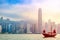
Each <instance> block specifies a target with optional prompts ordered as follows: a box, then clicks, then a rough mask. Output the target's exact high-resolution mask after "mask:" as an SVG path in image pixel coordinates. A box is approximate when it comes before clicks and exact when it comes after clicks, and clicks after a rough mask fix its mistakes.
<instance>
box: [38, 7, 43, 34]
mask: <svg viewBox="0 0 60 40" xmlns="http://www.w3.org/2000/svg"><path fill="white" fill-rule="evenodd" d="M38 33H42V9H41V8H39V9H38Z"/></svg>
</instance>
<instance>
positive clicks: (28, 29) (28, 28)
mask: <svg viewBox="0 0 60 40" xmlns="http://www.w3.org/2000/svg"><path fill="white" fill-rule="evenodd" d="M30 28H31V24H29V23H28V24H27V33H28V34H29V33H32V32H31V30H30Z"/></svg>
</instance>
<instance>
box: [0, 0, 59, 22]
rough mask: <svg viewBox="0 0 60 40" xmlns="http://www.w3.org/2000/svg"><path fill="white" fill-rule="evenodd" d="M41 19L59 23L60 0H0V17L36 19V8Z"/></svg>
mask: <svg viewBox="0 0 60 40" xmlns="http://www.w3.org/2000/svg"><path fill="white" fill-rule="evenodd" d="M39 8H41V9H42V19H43V21H44V22H47V21H48V20H49V19H51V20H52V21H54V22H56V23H60V0H0V17H1V16H3V17H4V18H9V19H11V20H18V21H19V20H38V9H39Z"/></svg>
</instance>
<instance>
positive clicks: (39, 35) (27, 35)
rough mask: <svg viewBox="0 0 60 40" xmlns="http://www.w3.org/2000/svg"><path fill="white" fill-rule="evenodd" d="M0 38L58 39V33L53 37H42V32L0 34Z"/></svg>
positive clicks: (3, 39)
mask: <svg viewBox="0 0 60 40" xmlns="http://www.w3.org/2000/svg"><path fill="white" fill-rule="evenodd" d="M0 40H60V34H57V35H56V37H54V38H44V37H43V35H42V34H0Z"/></svg>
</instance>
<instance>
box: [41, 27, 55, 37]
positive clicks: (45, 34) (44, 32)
mask: <svg viewBox="0 0 60 40" xmlns="http://www.w3.org/2000/svg"><path fill="white" fill-rule="evenodd" d="M42 34H43V36H44V37H55V36H56V30H55V29H54V30H53V31H52V27H51V32H48V33H46V30H43V33H42Z"/></svg>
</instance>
